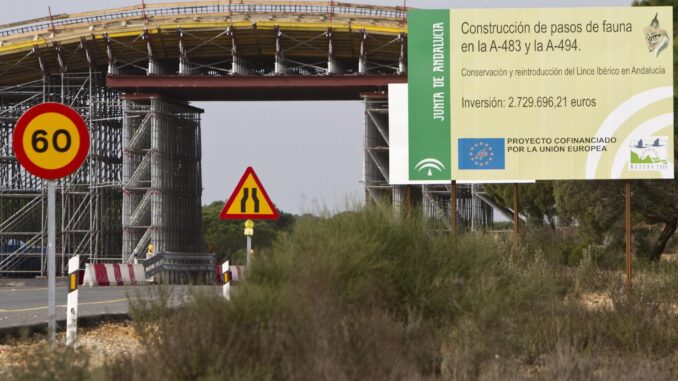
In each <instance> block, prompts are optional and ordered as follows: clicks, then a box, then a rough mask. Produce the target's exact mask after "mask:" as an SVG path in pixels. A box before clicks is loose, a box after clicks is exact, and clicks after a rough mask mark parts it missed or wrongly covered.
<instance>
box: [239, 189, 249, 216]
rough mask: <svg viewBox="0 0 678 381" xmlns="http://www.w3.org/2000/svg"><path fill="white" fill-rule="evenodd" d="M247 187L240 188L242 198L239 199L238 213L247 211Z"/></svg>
mask: <svg viewBox="0 0 678 381" xmlns="http://www.w3.org/2000/svg"><path fill="white" fill-rule="evenodd" d="M249 191H250V189H249V188H243V189H242V200H240V213H247V199H248V198H249Z"/></svg>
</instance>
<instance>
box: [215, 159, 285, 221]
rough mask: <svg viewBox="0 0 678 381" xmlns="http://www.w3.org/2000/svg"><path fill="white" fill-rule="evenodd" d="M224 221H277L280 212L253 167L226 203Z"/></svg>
mask: <svg viewBox="0 0 678 381" xmlns="http://www.w3.org/2000/svg"><path fill="white" fill-rule="evenodd" d="M219 218H221V219H222V220H277V219H278V210H277V209H276V208H275V205H273V203H272V202H271V199H270V198H269V197H268V193H266V189H264V186H263V185H261V182H260V181H259V178H258V177H257V174H256V173H255V172H254V169H252V167H248V168H247V170H245V174H243V175H242V178H240V181H239V182H238V185H236V187H235V190H234V191H233V194H231V197H229V199H228V201H226V205H224V209H222V210H221V214H220V215H219Z"/></svg>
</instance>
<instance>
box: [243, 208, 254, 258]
mask: <svg viewBox="0 0 678 381" xmlns="http://www.w3.org/2000/svg"><path fill="white" fill-rule="evenodd" d="M253 235H254V221H252V220H247V221H245V236H246V237H247V268H248V269H249V268H250V264H251V263H252V236H253Z"/></svg>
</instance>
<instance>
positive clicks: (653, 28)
mask: <svg viewBox="0 0 678 381" xmlns="http://www.w3.org/2000/svg"><path fill="white" fill-rule="evenodd" d="M658 16H659V13H657V14H655V16H654V19H652V22H651V23H650V25H649V26H648V27H646V28H645V38H646V39H647V47H648V49H649V50H650V53H651V54H654V56H655V57H657V56H659V53H661V52H662V50H664V49H666V48H667V47H668V46H669V34H668V33H666V31H665V30H664V29H661V28H660V27H659V19H658Z"/></svg>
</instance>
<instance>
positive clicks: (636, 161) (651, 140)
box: [629, 136, 669, 171]
mask: <svg viewBox="0 0 678 381" xmlns="http://www.w3.org/2000/svg"><path fill="white" fill-rule="evenodd" d="M668 140H669V139H668V137H666V136H648V137H645V138H642V139H634V140H631V143H632V144H631V146H630V147H629V170H630V171H659V170H664V169H666V168H667V167H668V150H667V143H668Z"/></svg>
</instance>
